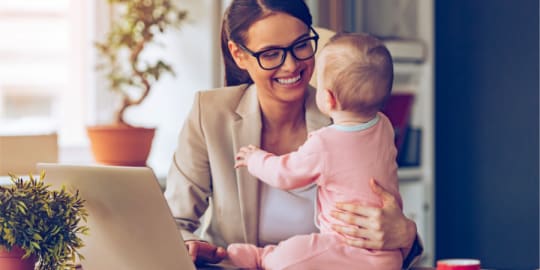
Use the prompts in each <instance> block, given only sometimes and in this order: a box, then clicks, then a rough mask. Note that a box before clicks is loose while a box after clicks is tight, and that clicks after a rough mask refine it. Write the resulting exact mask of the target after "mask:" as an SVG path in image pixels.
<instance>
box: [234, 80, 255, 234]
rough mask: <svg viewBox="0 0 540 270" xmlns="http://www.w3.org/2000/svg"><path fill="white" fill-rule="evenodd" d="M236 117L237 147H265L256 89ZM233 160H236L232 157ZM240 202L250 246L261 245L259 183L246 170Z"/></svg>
mask: <svg viewBox="0 0 540 270" xmlns="http://www.w3.org/2000/svg"><path fill="white" fill-rule="evenodd" d="M236 113H237V114H238V116H239V118H238V119H237V120H236V121H235V123H234V129H233V147H234V149H235V151H238V149H240V147H242V146H246V145H248V144H253V145H255V146H257V147H260V144H261V128H262V127H261V113H260V107H259V102H258V99H257V91H256V89H255V87H254V85H251V86H250V87H249V88H247V89H246V90H245V92H244V95H243V96H242V98H241V100H240V102H239V103H238V106H237V108H236ZM231 158H232V157H231ZM236 178H237V181H236V183H237V185H238V197H239V198H238V199H239V202H240V215H241V218H242V222H240V224H242V225H243V226H244V238H245V239H244V240H245V242H246V243H252V244H257V243H258V235H259V225H258V224H259V180H258V179H257V178H255V177H253V176H252V175H251V174H249V172H248V170H247V169H245V168H241V169H237V174H236Z"/></svg>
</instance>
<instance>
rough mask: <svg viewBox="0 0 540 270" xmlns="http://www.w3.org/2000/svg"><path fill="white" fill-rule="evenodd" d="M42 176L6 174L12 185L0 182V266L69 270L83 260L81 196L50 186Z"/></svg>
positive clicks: (22, 269) (85, 230) (17, 269)
mask: <svg viewBox="0 0 540 270" xmlns="http://www.w3.org/2000/svg"><path fill="white" fill-rule="evenodd" d="M44 177H45V173H41V175H40V177H39V179H38V178H34V177H33V176H32V175H30V177H29V179H28V180H23V179H22V178H17V177H16V176H14V175H11V180H12V182H13V184H12V185H9V186H0V269H10V270H30V269H32V270H33V269H38V270H50V269H74V268H75V261H76V259H83V256H82V255H81V254H79V252H78V250H79V249H80V248H81V247H82V246H83V242H82V240H81V238H79V235H80V234H87V233H88V227H86V226H84V225H79V222H80V221H81V220H82V221H84V222H86V218H87V216H88V214H87V212H86V209H85V208H84V200H83V199H82V198H81V197H80V196H79V193H78V192H75V193H70V192H68V191H66V190H65V189H61V190H52V189H51V188H50V185H46V184H45V183H44V182H43V179H44ZM36 262H37V263H36Z"/></svg>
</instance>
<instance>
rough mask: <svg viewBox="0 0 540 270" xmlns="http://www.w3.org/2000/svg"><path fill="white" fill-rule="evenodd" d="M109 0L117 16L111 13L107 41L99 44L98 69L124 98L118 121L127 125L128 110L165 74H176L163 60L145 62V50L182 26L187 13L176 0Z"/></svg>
mask: <svg viewBox="0 0 540 270" xmlns="http://www.w3.org/2000/svg"><path fill="white" fill-rule="evenodd" d="M108 1H109V5H110V7H111V9H112V11H114V12H113V14H115V13H116V14H117V15H118V16H112V17H113V18H111V20H112V23H111V29H110V31H109V32H108V33H107V37H106V40H105V41H104V42H98V43H96V48H97V49H98V52H99V55H100V56H102V57H103V59H102V60H103V61H102V62H101V63H100V64H99V65H98V69H99V70H103V71H104V73H105V76H106V78H107V81H108V84H109V88H110V90H112V91H113V92H116V93H119V94H120V95H121V97H122V101H121V104H120V107H119V108H118V110H117V112H116V115H115V123H117V124H120V125H127V123H126V122H125V120H124V112H125V110H126V109H127V108H128V107H129V106H132V105H138V104H141V103H142V102H143V100H144V99H145V98H146V97H147V96H148V94H149V93H150V90H151V89H152V86H153V84H154V83H155V82H157V81H158V80H159V79H160V77H161V75H162V74H164V73H171V74H173V75H174V71H173V69H172V67H171V66H170V65H169V64H167V63H165V62H163V61H162V60H157V61H156V62H155V63H148V62H143V60H142V59H141V54H142V52H143V51H144V49H145V48H147V46H148V45H150V44H153V43H155V37H156V35H157V34H160V33H164V32H165V31H166V30H167V29H168V28H170V27H178V26H180V24H181V22H182V21H184V20H185V19H186V17H187V12H186V11H184V10H180V9H179V8H178V7H177V6H175V5H174V0H108ZM133 92H137V93H135V94H134V93H133ZM132 96H135V97H136V98H132Z"/></svg>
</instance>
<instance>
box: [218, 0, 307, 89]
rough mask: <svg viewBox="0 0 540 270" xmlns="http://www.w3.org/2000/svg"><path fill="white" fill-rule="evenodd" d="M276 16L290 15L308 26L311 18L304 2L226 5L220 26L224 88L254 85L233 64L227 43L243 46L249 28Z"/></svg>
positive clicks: (251, 0)
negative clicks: (279, 14) (269, 16)
mask: <svg viewBox="0 0 540 270" xmlns="http://www.w3.org/2000/svg"><path fill="white" fill-rule="evenodd" d="M276 12H282V13H286V14H289V15H291V16H293V17H295V18H297V19H299V20H301V21H302V22H304V23H305V24H306V25H307V26H311V23H312V18H311V14H310V13H309V9H308V7H307V5H306V3H305V2H304V0H233V1H232V3H231V4H230V5H229V7H228V8H227V10H226V11H225V15H224V17H223V22H222V25H221V53H222V56H223V64H224V65H225V85H226V86H231V85H238V84H243V83H253V81H252V80H251V77H249V74H248V73H247V71H245V70H243V69H240V68H239V67H238V66H237V65H236V63H235V62H234V59H233V58H232V55H231V53H230V52H229V47H228V42H229V40H231V41H233V42H235V43H239V44H244V43H245V42H246V39H247V36H246V33H247V31H248V29H249V27H250V26H251V25H253V24H254V23H255V22H257V21H258V20H260V19H262V18H265V17H266V16H268V15H270V14H272V13H276Z"/></svg>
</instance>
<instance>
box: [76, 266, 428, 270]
mask: <svg viewBox="0 0 540 270" xmlns="http://www.w3.org/2000/svg"><path fill="white" fill-rule="evenodd" d="M76 269H77V270H83V268H82V267H81V266H77V268H76ZM197 270H239V268H234V267H230V266H228V265H224V266H221V265H205V266H200V267H197ZM411 270H436V268H435V267H412V268H411Z"/></svg>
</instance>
